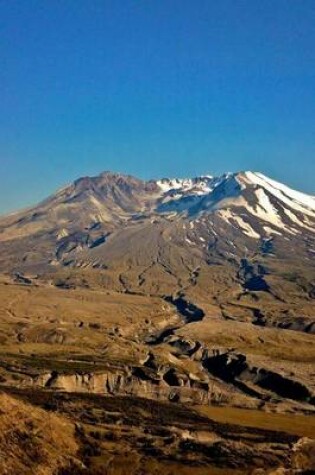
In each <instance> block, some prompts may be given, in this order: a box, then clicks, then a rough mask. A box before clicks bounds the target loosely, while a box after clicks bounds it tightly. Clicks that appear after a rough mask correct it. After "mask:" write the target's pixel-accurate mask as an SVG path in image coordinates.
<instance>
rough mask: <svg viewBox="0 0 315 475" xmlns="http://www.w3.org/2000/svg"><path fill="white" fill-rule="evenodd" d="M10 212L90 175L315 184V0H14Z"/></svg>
mask: <svg viewBox="0 0 315 475" xmlns="http://www.w3.org/2000/svg"><path fill="white" fill-rule="evenodd" d="M0 35H1V39H0V59H1V70H0V94H1V102H0V121H1V124H0V177H1V183H0V212H2V213H3V212H5V211H9V210H13V209H16V208H18V207H21V206H25V205H29V204H31V203H35V202H36V201H38V200H39V199H41V198H43V197H45V196H46V195H48V194H50V193H51V192H53V191H54V190H55V189H56V188H58V187H60V186H62V185H64V184H65V183H67V182H69V181H72V180H73V179H75V178H77V177H79V176H82V175H92V174H97V173H99V172H101V171H102V170H113V171H120V172H126V173H130V174H133V175H137V176H139V177H142V178H151V177H152V178H154V177H158V176H173V175H178V176H185V175H198V174H205V173H209V174H218V173H221V172H224V171H237V170H243V169H251V170H260V171H262V172H263V173H265V174H267V175H270V176H272V177H274V178H275V179H278V180H280V181H283V182H286V183H287V184H289V185H290V186H293V187H295V188H297V189H300V190H304V191H306V192H309V193H315V186H314V177H315V1H314V0H220V1H219V0H137V1H136V0H47V1H43V0H27V1H26V0H20V1H18V0H0Z"/></svg>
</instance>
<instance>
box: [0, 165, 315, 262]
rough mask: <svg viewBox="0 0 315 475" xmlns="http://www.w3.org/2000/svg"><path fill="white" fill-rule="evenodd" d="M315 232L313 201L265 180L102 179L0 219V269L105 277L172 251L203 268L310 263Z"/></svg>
mask: <svg viewBox="0 0 315 475" xmlns="http://www.w3.org/2000/svg"><path fill="white" fill-rule="evenodd" d="M314 230H315V199H314V197H312V196H308V195H305V194H302V193H299V192H296V191H293V190H291V189H289V188H288V187H286V186H284V185H282V184H280V183H277V182H275V181H273V180H271V179H269V178H267V177H265V176H263V175H262V174H259V173H253V172H241V173H235V174H225V175H223V176H221V177H216V178H213V177H210V176H205V177H199V178H194V179H185V180H179V179H174V180H170V179H162V180H158V181H148V182H145V181H142V180H139V179H136V178H133V177H130V176H124V175H120V174H113V173H110V172H105V173H102V174H101V175H99V176H97V177H93V178H90V177H86V178H81V179H79V180H76V181H75V182H74V183H73V184H71V185H69V186H68V187H66V188H64V189H62V190H60V191H59V192H57V193H56V194H55V195H53V196H51V197H49V198H48V199H47V200H45V201H43V202H42V203H40V204H39V205H38V206H35V207H33V208H31V209H28V210H26V211H22V212H20V213H16V214H13V215H10V216H8V217H4V218H2V219H1V220H0V263H1V267H2V268H3V270H12V269H14V270H23V269H25V270H33V271H38V270H41V269H43V268H45V270H47V268H49V267H50V268H52V267H55V266H56V265H57V266H59V265H61V266H62V265H72V266H94V267H108V266H110V265H111V261H112V260H113V259H114V260H115V262H117V261H119V260H121V259H123V260H124V259H125V257H126V256H127V255H128V259H130V262H131V263H134V262H143V265H151V264H152V263H156V262H157V261H158V260H159V259H160V260H161V258H159V257H158V256H160V257H161V254H163V255H164V256H165V255H166V254H167V253H168V251H167V248H171V249H172V250H173V251H174V252H175V254H179V255H181V256H182V255H183V254H184V255H186V254H188V255H189V256H191V255H192V256H195V257H196V258H197V259H199V260H200V259H201V260H202V261H207V260H209V258H212V257H214V256H217V257H218V256H221V257H223V258H233V259H239V258H242V257H244V255H246V254H247V253H248V250H250V252H254V251H258V250H260V251H261V250H265V251H266V250H269V252H274V253H275V254H277V255H279V256H280V257H288V254H290V253H291V252H292V250H293V249H295V251H297V252H298V254H299V257H300V258H302V259H306V260H307V259H312V257H313V254H314V251H315V244H314V235H315V233H314ZM147 241H148V242H147ZM149 241H150V242H149ZM143 249H146V251H145V252H142V250H143ZM150 249H151V251H150ZM145 256H147V258H146V257H145ZM189 259H190V258H189ZM189 259H188V260H189ZM167 260H168V261H170V258H169V259H166V261H167ZM166 261H165V262H164V264H165V265H168V266H170V267H171V264H170V262H166Z"/></svg>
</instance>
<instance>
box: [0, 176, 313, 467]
mask: <svg viewBox="0 0 315 475" xmlns="http://www.w3.org/2000/svg"><path fill="white" fill-rule="evenodd" d="M314 253H315V198H314V197H313V196H309V195H306V194H303V193H300V192H297V191H294V190H292V189H290V188H288V187H287V186H285V185H283V184H281V183H278V182H276V181H274V180H272V179H270V178H268V177H266V176H264V175H262V174H260V173H254V172H250V171H246V172H239V173H226V174H224V175H222V176H219V177H213V176H210V175H206V176H200V177H196V178H186V179H179V178H173V179H169V178H163V179H160V180H149V181H143V180H139V179H137V178H134V177H131V176H126V175H122V174H117V173H111V172H104V173H102V174H100V175H99V176H96V177H83V178H80V179H78V180H76V181H75V182H74V183H72V184H70V185H69V186H67V187H65V188H63V189H61V190H59V191H58V192H57V193H55V194H54V195H52V196H50V197H48V198H47V199H46V200H44V201H43V202H41V203H39V204H38V205H36V206H34V207H31V208H29V209H26V210H23V211H20V212H17V213H14V214H11V215H9V216H4V217H2V218H0V315H1V319H0V343H1V345H0V356H1V358H0V383H1V391H3V392H4V393H5V394H6V395H5V397H4V398H3V400H4V404H6V405H7V406H8V411H7V412H8V414H7V413H6V411H4V412H3V415H2V416H3V417H2V419H3V420H2V425H3V432H4V434H5V437H2V439H3V440H2V441H0V454H1V453H2V452H3V453H4V454H6V453H7V452H8V447H9V449H10V447H11V449H12V450H13V452H15V450H20V449H19V448H20V447H22V449H23V450H22V449H21V451H20V453H19V455H18V456H16V457H12V458H10V460H9V463H12V464H14V463H16V465H12V466H13V467H18V466H19V465H18V463H19V460H22V461H23V460H26V459H25V457H24V458H23V454H24V452H25V450H24V448H25V443H27V444H29V443H31V444H33V442H34V440H35V439H36V441H37V439H38V427H39V426H41V432H42V438H41V439H38V440H39V445H38V447H39V450H42V449H41V446H42V445H44V446H45V445H46V444H47V443H48V442H47V441H46V439H45V437H46V436H45V423H44V426H43V427H42V425H41V424H39V419H38V418H39V416H40V417H43V416H44V417H46V416H47V417H46V419H47V421H49V424H50V425H52V427H50V428H49V433H50V434H54V433H55V434H58V431H59V432H60V427H59V426H60V424H61V425H62V424H66V422H67V424H68V425H67V424H66V425H67V434H68V435H67V437H68V439H69V441H70V444H72V445H71V447H72V448H73V450H75V447H78V449H79V450H78V452H77V453H76V454H74V453H73V452H71V451H70V452H71V453H70V452H69V454H68V452H67V454H68V455H67V454H66V457H65V458H60V454H59V452H58V454H57V452H56V450H57V449H58V447H59V445H58V444H57V443H55V442H56V441H53V442H52V444H51V445H50V448H49V451H48V452H47V453H49V454H50V455H51V458H52V460H53V462H52V464H51V465H52V467H55V464H60V465H63V464H68V467H67V468H66V469H65V471H63V470H61V471H58V472H56V473H58V474H60V475H61V474H62V473H68V474H70V473H76V474H77V473H90V474H91V475H92V474H93V475H94V474H95V475H96V474H97V473H104V463H105V464H106V469H108V470H109V471H110V472H111V473H113V474H114V473H122V472H121V469H122V464H123V465H124V466H126V467H128V471H129V472H130V473H138V472H139V467H141V470H142V471H143V473H148V474H149V473H171V472H172V473H187V474H188V473H197V472H196V470H197V471H198V473H201V472H202V473H205V471H206V472H207V473H217V472H218V470H219V472H220V473H230V472H231V470H232V471H233V473H234V472H235V473H236V472H237V473H245V472H246V473H256V472H257V470H258V471H259V473H260V471H261V470H263V471H264V473H276V471H277V473H278V471H279V470H280V471H281V473H282V472H283V471H285V472H287V471H290V473H291V471H292V473H297V472H300V471H301V470H302V471H303V470H304V469H305V470H306V471H309V470H310V471H311V472H312V473H313V471H314V468H315V461H314V455H313V454H314V440H311V439H310V438H314V427H315V426H314V423H313V422H314V420H315V409H314V408H315V380H314V363H315V345H314V334H315V318H314V299H315V268H314ZM0 396H1V395H0ZM113 396H114V397H113ZM177 402H180V404H176V403H177ZM36 406H39V407H36ZM191 406H193V408H191ZM219 406H224V407H219ZM242 409H246V411H244V410H242ZM17 410H18V411H19V412H20V413H21V418H22V419H21V420H22V422H23V421H24V422H25V424H24V425H25V427H26V426H27V430H26V429H25V431H24V432H25V433H24V432H23V434H22V435H23V437H22V436H21V437H20V435H21V434H20V433H19V434H18V432H17V429H18V427H17V426H15V425H14V424H13V425H12V419H13V420H14V418H16V411H17ZM27 411H29V417H28V416H27ZM52 412H56V413H58V417H57V416H56V417H57V418H54V417H52V418H51V417H50V415H51V413H52ZM293 414H294V420H293V416H292V415H293ZM0 416H1V414H0ZM0 419H1V417H0ZM65 421H66V422H65ZM0 423H1V420H0ZM23 427H24V426H23ZM32 428H33V429H34V430H32ZM23 430H24V429H23ZM35 432H36V434H35ZM46 432H47V431H46ZM12 434H13V435H12ZM35 435H36V437H35ZM12 437H13V438H12ZM34 437H35V438H34ZM68 439H67V440H68ZM12 441H13V442H12ZM60 443H62V444H64V442H63V441H62V440H61V442H60ZM33 445H34V444H33ZM12 450H11V452H12ZM36 450H37V449H36ZM57 451H58V450H57ZM13 452H12V453H13ZM37 452H38V451H37ZM38 453H39V452H38ZM38 453H36V454H35V455H36V457H35V455H34V457H33V459H34V461H33V462H32V463H33V465H32V467H33V468H34V470H35V471H36V466H38V464H42V465H40V466H43V467H44V466H46V465H45V464H46V459H47V457H42V454H41V453H40V454H39V455H38ZM56 454H57V455H58V456H57V455H56ZM126 454H131V455H128V457H127V455H126ZM24 455H25V454H24ZM69 460H72V462H73V464H74V466H73V467H72V465H71V464H72V462H69ZM104 461H105V462H104ZM23 463H26V462H23ZM27 463H29V461H27ZM69 463H70V466H69ZM36 464H37V465H36ZM81 467H82V470H81ZM199 468H200V470H201V471H199ZM265 469H266V470H265ZM291 469H292V470H291ZM12 470H13V471H14V468H13V469H12ZM86 470H88V471H86ZM170 471H171V472H170ZM219 472H218V473H219ZM0 473H1V467H0ZM23 473H24V472H23ZM45 473H46V472H45ZM47 473H48V472H47ZM49 473H50V472H49ZM54 473H55V471H54ZM124 473H125V472H124ZM231 473H232V472H231ZM283 473H284V472H283ZM303 473H304V472H303ZM305 473H306V472H305ZM308 473H310V472H308Z"/></svg>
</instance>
